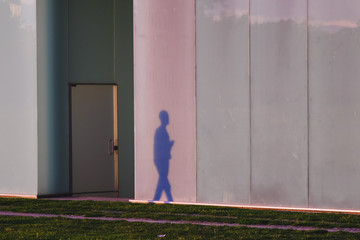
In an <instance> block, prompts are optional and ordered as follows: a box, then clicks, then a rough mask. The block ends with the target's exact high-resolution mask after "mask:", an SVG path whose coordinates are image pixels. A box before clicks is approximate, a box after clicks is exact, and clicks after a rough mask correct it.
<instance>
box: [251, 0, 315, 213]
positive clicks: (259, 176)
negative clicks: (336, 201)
mask: <svg viewBox="0 0 360 240" xmlns="http://www.w3.org/2000/svg"><path fill="white" fill-rule="evenodd" d="M306 11H307V6H306V1H304V0H292V1H287V0H252V1H251V8H250V23H251V25H250V58H251V67H250V69H251V76H250V80H251V204H255V205H257V204H260V205H275V206H277V205H279V206H297V207H305V206H307V194H308V192H307V189H308V185H307V180H308V175H307V169H308V168H307V166H308V160H307V159H308V156H307V69H306V68H307V63H306Z"/></svg>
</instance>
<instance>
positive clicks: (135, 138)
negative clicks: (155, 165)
mask: <svg viewBox="0 0 360 240" xmlns="http://www.w3.org/2000/svg"><path fill="white" fill-rule="evenodd" d="M136 4H137V2H136V0H133V1H132V11H133V15H132V20H133V23H132V24H133V25H132V28H133V33H132V34H133V49H132V51H133V83H132V84H133V103H134V112H133V114H134V115H133V116H134V120H133V121H134V122H133V123H134V129H133V131H134V139H133V144H134V150H133V151H134V165H133V166H134V189H133V190H134V199H136V192H137V191H136V171H137V168H136V160H137V157H136V155H137V151H136V150H137V145H136V141H137V135H136V128H137V122H136V116H137V112H136V105H137V102H136V93H137V91H136V75H137V74H136V64H135V59H136V36H135V35H136V12H135V5H136Z"/></svg>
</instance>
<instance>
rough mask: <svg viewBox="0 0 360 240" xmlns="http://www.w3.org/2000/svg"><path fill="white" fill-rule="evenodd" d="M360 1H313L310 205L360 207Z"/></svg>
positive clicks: (310, 65) (311, 9) (311, 18)
mask: <svg viewBox="0 0 360 240" xmlns="http://www.w3.org/2000/svg"><path fill="white" fill-rule="evenodd" d="M359 23H360V2H359V1H357V0H343V1H336V0H326V1H325V0H316V1H315V0H312V1H310V4H309V28H310V29H309V82H310V86H309V90H310V109H309V110H310V159H309V160H310V165H309V166H310V206H311V207H325V208H350V209H360V193H359V191H358V183H359V182H360V161H359V159H360V148H359V144H360V118H359V113H360V95H359V89H360V81H359V76H360V68H359V64H360V26H359Z"/></svg>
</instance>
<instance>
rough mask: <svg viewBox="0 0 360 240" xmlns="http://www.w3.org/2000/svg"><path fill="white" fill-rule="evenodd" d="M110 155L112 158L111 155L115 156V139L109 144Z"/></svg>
mask: <svg viewBox="0 0 360 240" xmlns="http://www.w3.org/2000/svg"><path fill="white" fill-rule="evenodd" d="M108 154H109V155H110V156H111V155H114V140H113V139H111V138H110V139H109V142H108Z"/></svg>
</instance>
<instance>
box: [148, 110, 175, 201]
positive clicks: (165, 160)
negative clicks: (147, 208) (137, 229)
mask: <svg viewBox="0 0 360 240" xmlns="http://www.w3.org/2000/svg"><path fill="white" fill-rule="evenodd" d="M159 118H160V121H161V125H160V126H159V127H158V128H157V129H156V131H155V137H154V164H155V166H156V169H157V171H158V174H159V180H158V183H157V187H156V191H155V195H154V199H153V200H154V201H159V200H160V198H161V195H162V192H163V191H165V194H166V196H167V199H168V201H169V202H172V201H173V197H172V194H171V185H170V182H169V179H168V175H169V161H170V159H171V148H172V146H173V145H174V141H170V137H169V133H168V132H167V130H166V126H167V125H168V124H169V114H168V112H167V111H161V112H160V113H159Z"/></svg>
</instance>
